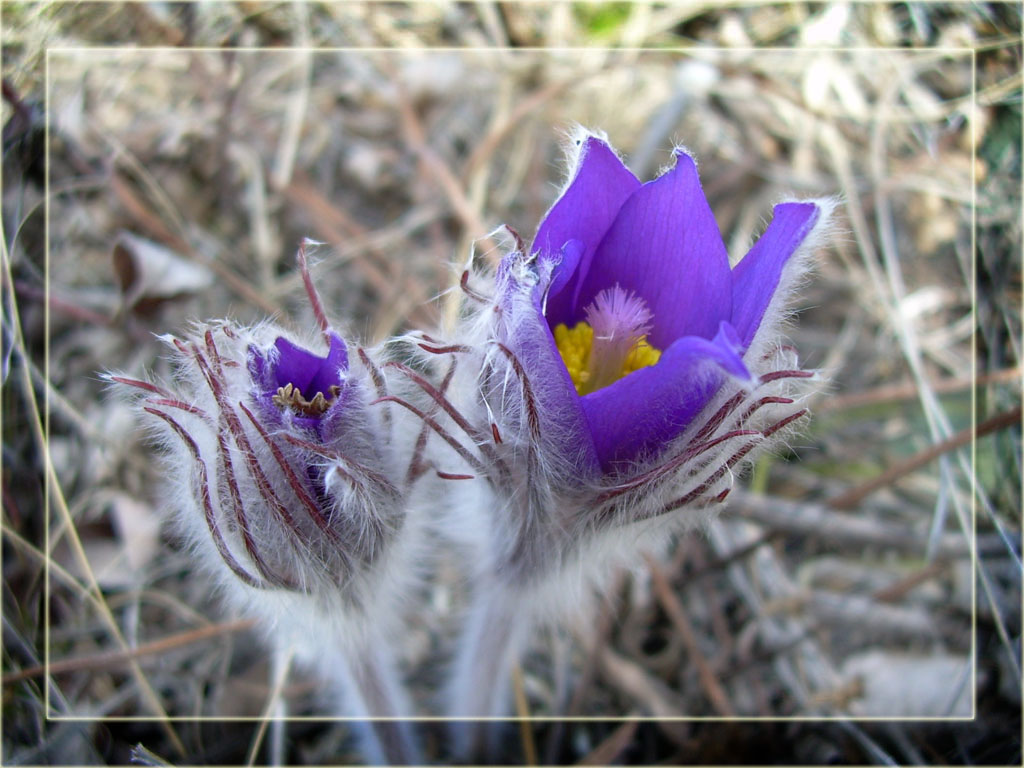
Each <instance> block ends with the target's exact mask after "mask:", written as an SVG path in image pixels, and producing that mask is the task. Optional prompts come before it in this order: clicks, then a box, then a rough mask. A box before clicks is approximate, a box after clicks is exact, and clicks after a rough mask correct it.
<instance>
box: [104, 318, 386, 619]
mask: <svg viewBox="0 0 1024 768" xmlns="http://www.w3.org/2000/svg"><path fill="white" fill-rule="evenodd" d="M323 336H324V337H325V340H326V342H327V344H326V347H327V348H326V351H325V353H324V354H322V355H319V354H317V353H316V352H315V351H312V350H310V349H306V348H304V347H303V346H300V345H298V344H296V343H295V342H294V341H292V340H291V339H289V338H288V337H287V336H285V335H284V334H283V332H281V331H279V330H277V329H275V328H273V327H272V326H268V325H263V326H258V327H257V328H254V329H247V328H240V327H237V326H233V325H230V324H228V323H214V324H209V325H203V326H199V327H198V328H197V329H196V330H195V331H194V332H193V333H192V334H189V335H187V336H186V337H185V338H184V339H177V338H174V337H170V336H168V337H165V340H166V341H167V342H168V343H169V344H170V345H171V347H172V348H173V350H174V359H175V364H176V375H175V381H174V384H173V385H172V386H170V387H162V386H159V385H156V384H151V383H148V382H143V381H139V380H136V379H129V378H125V377H111V378H112V379H113V380H114V381H117V382H118V383H121V384H125V385H129V386H133V387H135V388H136V390H138V391H142V392H146V393H148V395H149V396H148V397H147V398H146V399H144V400H143V402H142V405H143V408H144V410H145V411H146V412H148V413H150V414H152V415H153V416H155V417H157V419H158V420H159V423H160V424H162V425H163V427H164V428H165V434H166V436H167V438H168V439H167V440H166V443H167V445H168V446H169V447H173V450H171V451H170V453H169V461H170V463H171V470H172V475H173V476H174V477H175V478H176V479H177V481H178V482H181V483H184V485H185V488H184V489H183V490H184V491H185V493H184V494H182V497H181V500H182V501H183V502H185V503H183V505H182V506H183V509H182V513H183V514H182V522H183V524H184V529H185V531H186V532H187V533H188V534H189V536H190V538H191V539H192V540H193V542H194V543H195V545H196V548H197V550H199V551H202V552H206V553H208V559H209V560H210V561H211V562H214V563H218V562H219V564H220V566H222V567H221V568H220V570H221V571H222V572H224V571H225V569H224V568H223V566H226V572H229V573H230V574H231V575H232V576H233V577H234V581H235V582H236V583H240V584H242V585H245V587H248V588H255V589H258V590H264V589H284V590H287V591H294V592H303V593H307V594H311V595H320V596H321V597H323V598H324V599H331V600H333V599H341V600H342V602H343V603H345V604H353V603H359V602H361V597H360V589H359V588H358V586H357V585H358V584H359V583H360V579H359V577H360V576H361V575H363V574H365V573H367V572H368V569H370V568H371V566H372V565H373V564H374V562H375V561H376V560H377V558H378V557H379V556H380V554H381V553H382V552H383V551H384V548H385V546H386V545H387V544H388V542H389V541H390V540H391V539H392V538H393V537H394V536H395V534H396V533H397V531H398V529H399V528H400V527H401V524H402V514H403V512H402V506H401V499H400V494H399V492H398V490H397V487H396V486H395V484H393V483H392V482H391V481H390V480H389V479H388V474H389V471H390V470H389V467H390V465H391V460H390V458H389V457H388V456H387V443H386V442H385V441H382V440H380V437H381V436H382V434H383V433H384V431H385V430H384V429H383V425H382V423H381V422H379V421H378V420H377V419H376V418H375V415H374V414H376V412H374V414H371V413H370V409H368V407H367V401H368V399H369V397H370V393H369V392H368V391H367V389H369V387H367V386H366V385H365V383H364V382H365V381H366V380H368V379H370V378H372V377H373V375H376V374H377V369H376V367H375V366H373V364H372V363H371V362H370V361H369V359H368V358H367V357H366V355H365V353H363V352H362V350H360V352H361V355H360V358H361V364H362V366H363V367H364V368H365V369H366V370H365V371H361V372H360V375H354V373H353V372H352V371H350V369H349V360H348V351H347V347H346V345H345V342H344V341H343V340H342V338H341V337H340V336H338V335H337V334H336V333H334V332H333V331H331V330H329V329H327V328H325V329H324V331H323ZM243 592H244V590H243ZM328 595H329V596H331V597H329V598H328V597H326V596H328Z"/></svg>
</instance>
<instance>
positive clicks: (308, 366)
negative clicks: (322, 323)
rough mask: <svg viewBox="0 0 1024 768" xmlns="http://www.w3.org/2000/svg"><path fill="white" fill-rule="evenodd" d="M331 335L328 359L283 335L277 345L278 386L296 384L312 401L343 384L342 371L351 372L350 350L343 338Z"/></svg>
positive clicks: (276, 374)
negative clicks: (349, 363) (348, 370)
mask: <svg viewBox="0 0 1024 768" xmlns="http://www.w3.org/2000/svg"><path fill="white" fill-rule="evenodd" d="M330 336H331V341H330V348H329V349H328V351H327V355H326V356H325V357H320V356H319V355H316V354H314V353H313V352H310V351H309V350H307V349H303V348H302V347H299V346H296V345H295V344H292V343H291V342H290V341H288V339H286V338H284V337H283V336H279V337H278V338H277V340H276V341H275V342H274V346H275V347H276V348H277V352H278V358H277V363H276V364H275V365H274V378H275V379H276V382H277V386H279V387H283V386H285V385H286V384H292V385H293V386H295V387H298V389H299V391H301V392H302V394H303V395H305V396H306V397H307V398H312V397H313V396H314V395H315V394H316V393H317V392H323V393H324V395H325V396H326V395H327V393H328V391H329V390H330V388H331V387H332V386H336V385H338V384H341V371H343V370H347V369H348V350H347V349H346V347H345V342H344V341H343V340H342V339H341V337H340V336H337V335H335V334H333V333H332V334H331V335H330Z"/></svg>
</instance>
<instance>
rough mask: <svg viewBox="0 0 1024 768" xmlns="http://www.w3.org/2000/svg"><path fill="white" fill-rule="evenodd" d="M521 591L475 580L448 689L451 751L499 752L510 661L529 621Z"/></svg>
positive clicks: (463, 754)
mask: <svg viewBox="0 0 1024 768" xmlns="http://www.w3.org/2000/svg"><path fill="white" fill-rule="evenodd" d="M530 614H531V611H530V610H529V607H528V605H526V604H525V601H524V600H523V597H522V595H520V594H518V593H517V591H516V590H513V589H510V588H509V587H508V586H506V585H502V584H499V583H497V582H496V581H494V580H493V579H486V580H483V581H481V582H480V583H478V584H477V587H476V589H475V591H474V594H473V597H472V604H471V605H470V608H469V612H468V614H467V616H466V621H465V625H464V630H463V633H462V637H461V638H460V642H459V647H458V651H457V655H456V658H455V669H454V674H453V675H452V682H451V687H450V689H449V715H450V716H451V717H456V718H477V719H466V720H456V721H452V723H451V735H452V742H453V752H454V755H453V756H454V757H455V758H456V759H459V760H470V761H472V760H479V759H486V758H494V757H496V756H497V755H498V754H499V747H500V736H501V731H502V725H503V723H501V722H495V721H493V720H481V719H479V718H500V717H507V716H508V714H509V710H508V707H509V702H510V701H511V690H510V682H511V673H512V666H513V663H514V662H515V660H516V659H517V657H518V655H519V653H520V651H521V646H522V642H523V640H524V639H525V638H526V637H527V636H528V634H529V631H530V628H531V625H532V622H531V616H530Z"/></svg>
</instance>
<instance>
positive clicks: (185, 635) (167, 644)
mask: <svg viewBox="0 0 1024 768" xmlns="http://www.w3.org/2000/svg"><path fill="white" fill-rule="evenodd" d="M255 625H256V621H255V619H239V620H237V621H228V622H224V623H223V624H211V625H210V626H208V627H200V628H199V629H192V630H189V631H188V632H180V633H178V634H176V635H171V636H170V637H164V638H162V639H160V640H154V641H153V642H151V643H146V644H145V645H139V646H136V647H135V648H131V649H129V650H126V651H111V652H109V653H97V654H93V655H92V656H78V657H75V658H71V659H59V660H58V661H51V662H50V665H49V667H47V666H46V665H45V664H40V665H38V666H35V667H26V668H25V669H19V670H18V671H17V672H8V673H7V674H6V675H4V676H3V684H4V685H10V684H12V683H17V682H20V681H22V680H28V679H29V678H33V677H39V676H40V675H43V674H46V673H49V674H51V675H58V674H62V673H64V672H77V671H79V670H99V669H106V668H107V667H116V666H120V665H121V664H124V663H126V662H128V661H133V660H135V659H138V658H142V657H143V656H152V655H154V654H157V653H165V652H167V651H172V650H174V649H175V648H180V647H181V646H183V645H190V644H191V643H198V642H201V641H203V640H208V639H209V638H211V637H218V636H219V635H226V634H230V633H232V632H243V631H245V630H247V629H252V628H253V627H254V626H255Z"/></svg>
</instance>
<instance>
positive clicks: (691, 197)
mask: <svg viewBox="0 0 1024 768" xmlns="http://www.w3.org/2000/svg"><path fill="white" fill-rule="evenodd" d="M730 277H731V275H730V272H729V256H728V254H727V253H726V250H725V244H724V243H723V242H722V236H721V235H720V234H719V232H718V225H717V224H716V223H715V217H714V214H712V213H711V208H710V206H708V201H707V199H706V198H705V197H704V192H703V191H702V190H701V186H700V179H699V178H698V177H697V167H696V165H695V164H694V162H693V158H691V157H690V156H689V155H686V154H684V153H682V152H677V153H676V165H675V168H673V169H672V170H671V171H669V172H668V173H666V174H664V175H663V176H661V177H659V178H657V179H655V180H654V181H649V182H647V183H646V184H644V185H643V186H642V187H641V188H640V189H639V190H638V191H637V192H636V193H634V194H633V195H632V197H630V198H629V200H627V201H626V202H625V204H624V205H623V206H622V209H621V210H620V211H619V215H618V216H616V218H615V221H614V222H613V224H612V226H611V228H610V229H609V230H608V234H606V235H605V237H604V239H603V240H602V241H601V244H600V245H599V246H598V248H597V251H596V252H595V254H594V260H593V264H592V266H591V267H590V270H589V272H588V273H587V274H586V277H585V278H584V283H583V288H582V290H581V291H580V294H579V300H578V302H577V303H576V305H575V309H576V311H577V313H578V315H577V319H579V318H581V317H582V313H583V310H584V308H585V307H586V306H587V304H589V303H590V302H591V301H592V300H593V299H594V297H595V296H596V295H597V294H598V293H599V292H600V291H601V290H603V289H605V288H611V287H612V286H614V285H615V284H616V283H618V284H619V285H621V286H622V287H623V288H626V289H628V290H631V291H633V292H635V293H636V294H637V295H639V296H640V297H641V298H642V299H644V301H646V302H647V306H648V308H649V309H650V310H651V312H652V314H653V315H654V328H653V330H652V331H651V333H650V335H649V340H650V342H651V344H653V345H654V346H655V347H658V348H659V349H665V348H666V347H668V346H669V345H670V344H671V343H672V342H673V341H675V340H676V339H678V338H681V337H683V336H700V337H702V338H705V339H710V338H711V337H712V336H714V335H715V333H716V331H717V330H718V325H719V323H720V322H721V321H723V320H728V319H729V318H730V316H731V314H732V308H731V302H732V281H731V279H730ZM549 316H550V313H549Z"/></svg>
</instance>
